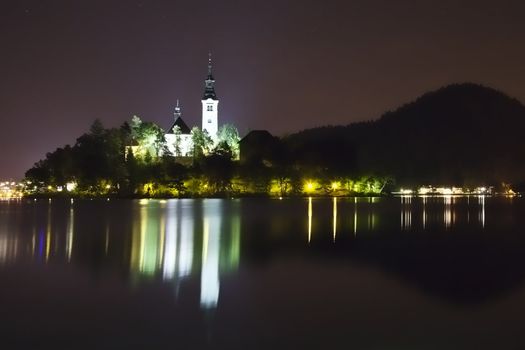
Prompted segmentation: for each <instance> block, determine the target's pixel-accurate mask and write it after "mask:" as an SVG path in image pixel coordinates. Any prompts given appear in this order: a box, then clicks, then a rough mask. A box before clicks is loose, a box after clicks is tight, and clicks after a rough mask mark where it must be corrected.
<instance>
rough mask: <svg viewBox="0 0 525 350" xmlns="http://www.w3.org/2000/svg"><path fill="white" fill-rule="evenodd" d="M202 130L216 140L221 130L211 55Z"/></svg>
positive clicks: (203, 98) (203, 99)
mask: <svg viewBox="0 0 525 350" xmlns="http://www.w3.org/2000/svg"><path fill="white" fill-rule="evenodd" d="M201 102H202V130H203V131H204V130H206V131H207V132H208V134H209V135H210V136H211V137H212V138H213V139H214V140H215V138H216V136H217V130H218V128H219V118H218V107H219V99H218V98H217V95H216V94H215V79H214V78H213V75H212V74H211V53H210V54H209V57H208V76H207V77H206V80H205V88H204V96H203V97H202V101H201Z"/></svg>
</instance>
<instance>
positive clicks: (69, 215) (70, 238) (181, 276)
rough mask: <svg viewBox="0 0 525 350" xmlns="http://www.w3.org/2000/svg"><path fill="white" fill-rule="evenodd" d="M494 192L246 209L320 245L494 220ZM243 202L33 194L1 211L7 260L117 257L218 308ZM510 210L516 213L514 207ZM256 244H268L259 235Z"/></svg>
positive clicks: (101, 262)
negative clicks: (192, 290)
mask: <svg viewBox="0 0 525 350" xmlns="http://www.w3.org/2000/svg"><path fill="white" fill-rule="evenodd" d="M489 200H490V201H493V200H495V199H494V198H490V197H485V196H474V197H457V196H442V197H410V196H405V197H401V198H395V199H391V198H374V197H370V198H330V199H313V198H308V199H306V200H300V201H301V203H302V204H300V205H297V202H294V201H286V200H284V201H278V203H280V204H279V205H280V206H287V207H283V208H285V209H283V210H281V209H279V210H281V211H279V212H278V213H276V212H272V211H271V210H273V209H272V208H277V207H278V206H277V205H274V204H272V205H270V204H269V203H265V202H257V203H261V204H262V205H263V207H264V208H265V209H264V210H268V212H266V211H261V212H253V213H251V212H250V213H245V216H250V217H252V216H259V219H260V220H261V221H260V223H259V224H257V225H259V226H260V227H255V226H254V225H255V224H253V223H252V224H251V226H250V232H249V233H250V234H251V233H252V232H251V231H254V230H263V231H264V230H267V232H265V234H264V235H262V236H259V237H266V236H271V237H280V238H281V239H284V238H285V237H291V236H290V235H291V234H292V233H293V232H297V231H300V232H298V233H299V234H300V246H301V247H305V248H306V247H309V249H311V248H316V247H317V245H318V244H319V243H322V242H332V243H336V244H337V245H340V244H345V242H348V239H366V238H367V237H368V236H370V235H374V234H375V235H382V234H386V233H396V232H406V233H415V232H418V231H439V230H443V231H445V230H446V231H452V230H457V229H458V228H461V229H464V228H468V227H470V228H472V229H480V228H481V229H485V226H486V216H487V215H488V214H490V212H487V210H486V202H487V201H489ZM501 200H502V201H503V200H504V199H501ZM305 202H306V203H305ZM516 202H517V203H519V201H516ZM241 203H242V201H240V200H216V199H208V200H169V201H155V200H142V201H122V202H119V201H109V202H107V201H100V202H97V203H95V202H94V201H93V202H91V201H75V202H69V201H67V202H60V201H55V200H53V201H52V202H48V201H47V200H45V201H42V200H40V201H36V202H34V201H30V202H29V201H28V202H25V204H23V206H24V207H23V209H24V211H25V212H24V215H21V216H20V217H19V218H16V217H14V216H13V215H12V214H9V215H8V213H9V211H8V210H4V211H2V212H0V264H6V263H9V262H13V261H15V260H20V259H25V258H27V259H28V260H30V261H35V262H39V263H50V264H60V263H68V264H79V263H85V262H88V263H91V264H92V265H93V266H103V267H106V266H108V265H111V266H113V267H115V268H117V269H119V270H121V271H123V275H125V278H127V279H129V280H130V281H131V282H132V285H138V284H140V283H147V282H148V281H151V280H156V281H161V282H162V283H165V284H166V285H169V287H170V288H173V290H175V291H176V293H174V294H175V298H179V297H182V296H179V290H181V287H184V286H187V285H188V283H190V282H191V283H196V284H197V285H198V286H199V291H198V292H199V293H197V295H199V305H200V307H201V308H203V309H209V308H215V307H216V306H217V304H218V303H219V299H220V292H221V278H222V276H223V275H224V274H227V273H230V272H232V271H235V270H237V269H238V266H239V261H240V257H241V217H242V216H241V207H242V206H241ZM246 203H248V202H246ZM509 203H510V202H509ZM305 204H306V208H305ZM20 205H22V204H20ZM249 205H252V204H249ZM513 205H516V204H513ZM314 207H315V211H314ZM116 210H122V212H120V213H119V212H116ZM305 211H306V212H305ZM305 216H306V218H305ZM280 217H283V220H282V221H279V220H280V219H279V218H280ZM489 217H490V224H491V226H492V225H495V224H496V223H494V220H500V219H499V218H501V220H503V219H505V217H504V216H495V215H492V216H489ZM305 219H306V235H307V237H306V240H307V242H305V237H304V221H305ZM251 220H252V221H253V220H254V219H251ZM506 220H514V218H513V217H511V216H508V218H507V219H506ZM510 224H513V221H509V225H510ZM264 225H270V226H268V227H266V226H264ZM264 227H266V228H265V229H263V228H264ZM299 227H303V228H301V229H298V228H299ZM254 237H255V236H254ZM254 237H251V240H252V241H253V240H254V239H255V238H254ZM261 239H262V238H261ZM272 239H273V238H272ZM289 239H291V238H289ZM263 243H264V242H263ZM253 246H255V248H254V249H260V247H261V245H260V244H258V243H254V244H253ZM182 290H184V288H182ZM177 300H178V299H177Z"/></svg>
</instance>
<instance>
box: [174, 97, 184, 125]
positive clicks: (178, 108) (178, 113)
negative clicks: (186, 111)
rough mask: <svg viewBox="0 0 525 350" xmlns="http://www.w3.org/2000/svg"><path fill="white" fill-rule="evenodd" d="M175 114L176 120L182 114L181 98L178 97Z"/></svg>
mask: <svg viewBox="0 0 525 350" xmlns="http://www.w3.org/2000/svg"><path fill="white" fill-rule="evenodd" d="M173 115H174V116H175V120H177V118H180V117H181V116H182V112H181V108H180V106H179V99H177V105H176V106H175V112H173Z"/></svg>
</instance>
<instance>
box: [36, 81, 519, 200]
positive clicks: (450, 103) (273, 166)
mask: <svg viewBox="0 0 525 350" xmlns="http://www.w3.org/2000/svg"><path fill="white" fill-rule="evenodd" d="M522 130H525V107H524V106H523V105H521V104H520V103H519V102H518V101H517V100H514V99H511V98H509V97H507V96H506V95H504V94H502V93H500V92H498V91H495V90H492V89H488V88H485V87H482V86H479V85H473V84H462V85H451V86H449V87H446V88H443V89H440V90H437V91H435V92H431V93H428V94H426V95H423V96H422V97H420V98H419V99H417V100H416V101H415V102H413V103H410V104H407V105H405V106H403V107H401V108H399V109H398V110H396V111H394V112H388V113H386V114H385V115H384V116H383V117H381V118H380V119H378V120H377V121H374V122H364V123H355V124H351V125H348V126H339V127H322V128H316V129H310V130H305V131H302V132H299V133H297V134H293V135H290V136H287V137H284V138H282V139H279V138H275V137H272V136H271V135H270V134H269V133H266V132H259V133H258V134H257V135H256V136H257V137H254V138H253V139H252V142H251V143H250V142H245V143H243V142H241V143H240V147H241V149H239V139H240V138H239V134H238V132H237V129H235V127H233V126H232V125H224V126H222V127H221V128H220V129H219V132H218V137H217V140H213V138H212V137H211V136H210V135H208V134H207V133H206V132H205V131H202V130H200V129H199V128H193V129H192V130H191V140H192V144H193V150H192V152H190V153H191V157H180V156H177V157H175V156H173V155H172V154H171V153H170V152H169V151H168V148H167V145H166V142H165V138H164V131H163V130H162V129H161V128H160V127H158V126H157V125H155V124H154V123H149V122H143V121H142V120H141V119H140V118H139V117H136V116H135V117H133V118H132V120H131V121H130V122H129V123H124V124H123V125H122V126H121V127H120V128H111V129H106V128H104V127H103V126H102V124H101V123H100V121H95V122H94V123H93V125H92V127H91V130H90V131H89V132H88V133H86V134H84V135H82V136H81V137H79V138H78V139H77V141H76V143H75V144H74V145H73V146H65V147H64V148H59V149H57V150H55V151H54V152H52V153H48V154H47V156H46V158H45V159H44V160H41V161H39V162H38V163H36V164H35V165H34V166H33V167H32V168H31V169H29V170H28V171H27V173H26V181H28V182H29V183H30V185H29V186H28V190H29V192H30V193H32V194H41V193H43V194H49V193H50V192H53V193H56V192H64V193H70V194H75V195H108V194H114V195H119V196H210V195H275V196H285V195H304V194H306V195H324V194H330V195H353V194H379V193H382V192H385V191H387V192H388V190H389V189H392V188H393V186H396V187H399V186H407V185H408V186H409V187H416V186H420V185H429V184H433V185H448V186H466V187H472V186H482V185H496V186H497V185H499V184H502V183H505V184H508V183H513V184H517V183H520V182H524V180H525V164H524V163H523V162H521V156H522V154H524V153H525V139H523V138H522V137H521V134H522ZM174 132H175V135H179V133H180V131H177V130H174ZM265 135H267V136H265ZM243 141H244V140H243ZM263 141H264V142H263ZM177 142H180V140H179V138H178V137H175V143H177ZM242 147H244V148H245V149H244V150H243V149H242ZM177 148H178V145H177V144H176V145H175V147H174V149H175V153H176V154H177ZM239 152H240V153H241V160H240V161H239ZM243 152H244V154H245V157H244V159H243V157H242V154H243Z"/></svg>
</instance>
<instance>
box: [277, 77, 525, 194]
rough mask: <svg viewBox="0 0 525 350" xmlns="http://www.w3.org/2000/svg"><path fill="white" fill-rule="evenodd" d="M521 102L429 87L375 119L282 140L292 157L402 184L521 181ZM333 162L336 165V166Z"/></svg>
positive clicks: (524, 148)
mask: <svg viewBox="0 0 525 350" xmlns="http://www.w3.org/2000/svg"><path fill="white" fill-rule="evenodd" d="M524 131H525V106H523V105H522V104H521V103H520V102H519V101H518V100H516V99H513V98H510V97H509V96H507V95H505V94H503V93H501V92H499V91H497V90H494V89H491V88H487V87H484V86H481V85H475V84H455V85H450V86H447V87H444V88H441V89H439V90H436V91H433V92H429V93H427V94H425V95H423V96H421V97H419V98H418V99H416V100H415V101H414V102H411V103H408V104H406V105H404V106H402V107H400V108H399V109H397V110H396V111H393V112H388V113H386V114H384V115H383V116H382V117H381V118H379V119H378V120H376V121H372V122H367V123H357V124H351V125H348V126H337V127H322V128H315V129H309V130H305V131H302V132H299V133H296V134H293V135H290V136H289V137H287V138H286V139H285V140H286V143H287V144H288V145H289V146H290V148H291V149H292V150H293V152H294V153H295V156H296V157H297V158H300V159H302V160H303V161H304V162H308V159H311V160H312V161H314V162H319V164H322V165H324V166H326V168H334V169H336V170H337V168H344V170H345V171H353V172H356V173H376V174H382V175H392V176H394V177H395V178H396V180H397V183H398V184H400V185H403V184H410V185H415V184H430V183H432V184H450V185H469V184H479V183H481V182H483V183H490V184H499V183H501V182H511V183H518V182H522V181H524V180H525V159H524V158H525V137H524ZM336 164H337V165H336Z"/></svg>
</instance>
